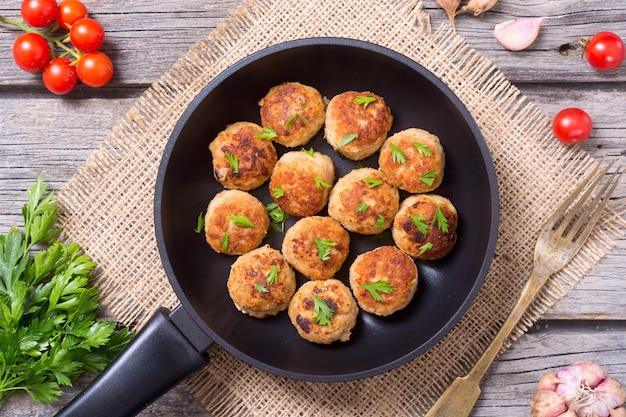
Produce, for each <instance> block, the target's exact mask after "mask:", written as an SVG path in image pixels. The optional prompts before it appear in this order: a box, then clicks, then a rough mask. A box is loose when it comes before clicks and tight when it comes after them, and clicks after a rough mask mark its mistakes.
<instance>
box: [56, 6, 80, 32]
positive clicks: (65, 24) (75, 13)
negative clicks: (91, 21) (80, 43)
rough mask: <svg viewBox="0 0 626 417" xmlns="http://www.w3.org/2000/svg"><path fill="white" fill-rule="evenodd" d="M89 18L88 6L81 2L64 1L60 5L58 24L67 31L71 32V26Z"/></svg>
mask: <svg viewBox="0 0 626 417" xmlns="http://www.w3.org/2000/svg"><path fill="white" fill-rule="evenodd" d="M83 17H87V6H85V4H84V3H83V2H82V1H80V0H63V1H62V2H61V3H59V10H58V12H57V23H58V24H59V26H61V27H62V28H63V29H65V30H69V28H70V26H72V25H73V24H74V22H76V21H77V20H78V19H82V18H83Z"/></svg>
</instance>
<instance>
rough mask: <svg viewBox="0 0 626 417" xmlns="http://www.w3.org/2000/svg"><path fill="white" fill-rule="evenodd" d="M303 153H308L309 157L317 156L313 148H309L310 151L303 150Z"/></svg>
mask: <svg viewBox="0 0 626 417" xmlns="http://www.w3.org/2000/svg"><path fill="white" fill-rule="evenodd" d="M302 152H304V153H307V154H308V155H309V156H313V155H315V149H313V148H309V149H305V148H302Z"/></svg>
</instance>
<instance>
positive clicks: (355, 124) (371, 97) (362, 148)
mask: <svg viewBox="0 0 626 417" xmlns="http://www.w3.org/2000/svg"><path fill="white" fill-rule="evenodd" d="M392 123H393V116H392V114H391V109H390V108H389V107H388V106H387V104H386V103H385V100H384V99H383V98H382V97H380V96H378V95H376V94H374V93H372V92H370V91H362V92H358V91H346V92H344V93H341V94H338V95H336V96H335V97H333V98H332V99H331V100H330V102H329V103H328V108H327V109H326V125H325V127H324V137H325V138H326V140H327V141H328V143H329V144H330V145H331V146H332V147H333V149H335V150H336V151H337V152H339V153H341V154H342V155H344V156H345V157H347V158H350V159H353V160H355V161H358V160H360V159H364V158H367V157H368V156H370V155H372V154H374V153H375V152H376V151H377V150H378V149H379V148H380V147H381V145H382V144H383V142H384V141H385V139H386V138H387V133H388V132H389V129H391V124H392Z"/></svg>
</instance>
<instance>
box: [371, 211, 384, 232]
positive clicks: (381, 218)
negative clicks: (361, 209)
mask: <svg viewBox="0 0 626 417" xmlns="http://www.w3.org/2000/svg"><path fill="white" fill-rule="evenodd" d="M383 226H385V216H383V215H382V214H380V213H378V214H377V215H376V223H375V224H374V229H381V228H382V227H383Z"/></svg>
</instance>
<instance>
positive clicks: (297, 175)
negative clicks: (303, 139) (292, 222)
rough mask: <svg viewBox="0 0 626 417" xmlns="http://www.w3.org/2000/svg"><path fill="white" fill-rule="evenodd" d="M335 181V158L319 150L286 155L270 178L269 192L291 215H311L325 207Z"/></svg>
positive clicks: (282, 157) (279, 161)
mask: <svg viewBox="0 0 626 417" xmlns="http://www.w3.org/2000/svg"><path fill="white" fill-rule="evenodd" d="M334 180H335V166H334V165H333V161H332V159H330V158H329V157H328V156H326V155H323V154H321V153H319V152H311V153H310V152H308V151H292V152H287V153H285V154H283V156H281V157H280V159H279V160H278V162H277V163H276V167H275V168H274V173H273V174H272V177H271V178H270V183H269V188H270V195H271V196H272V198H273V199H274V201H275V202H276V204H278V206H279V207H280V208H281V209H282V210H283V211H284V212H285V213H287V214H289V215H292V216H300V217H305V216H312V215H314V214H316V213H318V212H319V211H320V210H321V209H323V208H324V206H325V205H326V203H327V201H328V194H329V193H330V188H331V187H332V185H333V181H334Z"/></svg>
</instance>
